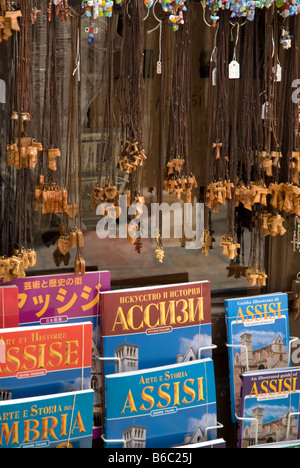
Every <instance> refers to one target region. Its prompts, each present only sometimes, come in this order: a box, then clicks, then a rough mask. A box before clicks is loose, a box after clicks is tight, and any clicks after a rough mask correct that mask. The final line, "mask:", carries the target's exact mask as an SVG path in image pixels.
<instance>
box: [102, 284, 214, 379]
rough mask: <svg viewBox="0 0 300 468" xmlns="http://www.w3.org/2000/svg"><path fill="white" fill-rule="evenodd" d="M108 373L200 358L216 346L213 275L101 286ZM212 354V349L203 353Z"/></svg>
mask: <svg viewBox="0 0 300 468" xmlns="http://www.w3.org/2000/svg"><path fill="white" fill-rule="evenodd" d="M100 297H101V333H102V355H103V357H104V358H105V361H104V375H108V374H113V373H115V372H129V371H134V370H140V369H147V368H150V367H157V366H163V365H169V364H176V363H179V362H185V361H190V360H193V359H197V358H198V353H199V349H200V348H205V347H209V346H210V347H211V344H212V338H211V292H210V283H209V282H208V281H203V282H194V283H183V284H175V285H170V286H157V287H151V288H136V289H127V290H117V291H108V292H101V293H100ZM205 357H211V349H209V350H206V349H205V350H203V351H202V353H201V358H205Z"/></svg>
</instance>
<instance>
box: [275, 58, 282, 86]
mask: <svg viewBox="0 0 300 468" xmlns="http://www.w3.org/2000/svg"><path fill="white" fill-rule="evenodd" d="M281 72H282V68H281V66H280V65H279V63H277V65H276V67H273V73H274V75H275V77H274V80H275V81H277V82H279V81H281Z"/></svg>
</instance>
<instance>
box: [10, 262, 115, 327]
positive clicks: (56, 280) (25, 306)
mask: <svg viewBox="0 0 300 468" xmlns="http://www.w3.org/2000/svg"><path fill="white" fill-rule="evenodd" d="M9 284H10V285H14V286H17V287H18V290H19V315H20V326H22V325H23V326H29V325H51V324H55V323H58V324H62V323H73V322H83V321H89V322H92V323H93V325H94V329H96V327H99V317H100V303H99V292H100V291H108V290H110V285H111V280H110V272H109V271H91V272H87V273H86V274H85V275H84V276H82V275H79V276H75V275H74V274H71V273H62V274H57V275H45V276H26V277H25V278H17V279H13V280H11V281H10V283H9Z"/></svg>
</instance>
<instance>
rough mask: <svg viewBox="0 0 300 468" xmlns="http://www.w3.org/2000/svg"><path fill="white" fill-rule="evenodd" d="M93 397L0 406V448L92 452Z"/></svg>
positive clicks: (73, 395)
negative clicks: (62, 449) (71, 449)
mask: <svg viewBox="0 0 300 468" xmlns="http://www.w3.org/2000/svg"><path fill="white" fill-rule="evenodd" d="M93 393H94V392H93V390H83V391H77V392H69V393H59V394H55V395H48V396H45V395H44V396H40V397H34V398H20V399H17V400H10V401H3V402H0V448H92V425H93V399H94V394H93Z"/></svg>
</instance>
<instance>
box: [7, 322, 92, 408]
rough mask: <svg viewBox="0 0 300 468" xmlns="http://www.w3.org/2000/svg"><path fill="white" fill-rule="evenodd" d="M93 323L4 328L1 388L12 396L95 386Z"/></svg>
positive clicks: (48, 393)
mask: <svg viewBox="0 0 300 468" xmlns="http://www.w3.org/2000/svg"><path fill="white" fill-rule="evenodd" d="M92 333H93V325H92V323H89V322H82V323H76V324H67V325H49V326H43V325H41V326H38V327H37V326H33V327H18V328H5V329H2V330H0V388H1V389H5V390H8V391H11V392H12V399H18V398H26V397H32V396H41V395H50V394H53V393H64V392H68V391H76V390H84V389H88V388H91V362H92Z"/></svg>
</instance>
